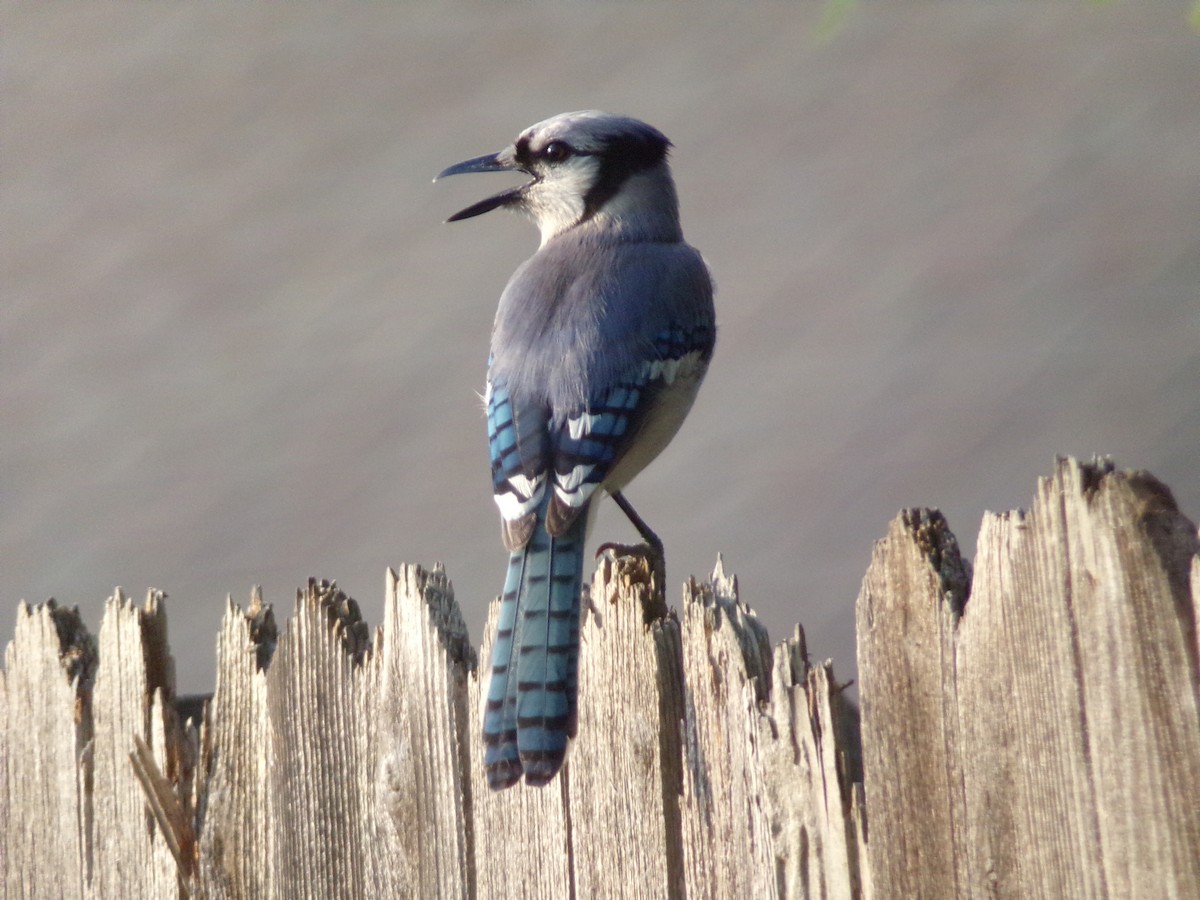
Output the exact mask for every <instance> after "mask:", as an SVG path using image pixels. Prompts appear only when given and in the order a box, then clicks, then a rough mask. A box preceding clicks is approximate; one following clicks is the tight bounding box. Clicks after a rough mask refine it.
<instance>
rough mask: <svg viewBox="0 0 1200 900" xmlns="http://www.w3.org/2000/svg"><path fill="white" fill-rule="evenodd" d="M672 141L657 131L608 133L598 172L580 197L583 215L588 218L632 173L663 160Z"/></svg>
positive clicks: (600, 207) (597, 210)
mask: <svg viewBox="0 0 1200 900" xmlns="http://www.w3.org/2000/svg"><path fill="white" fill-rule="evenodd" d="M670 146H671V142H670V141H668V140H667V139H666V138H664V137H663V136H662V135H660V134H657V133H649V132H623V133H621V134H614V135H611V136H609V137H608V138H606V139H605V141H604V152H603V153H601V154H600V176H599V177H598V178H597V179H596V183H595V184H594V185H592V187H591V189H590V190H589V191H588V192H587V195H586V196H585V197H584V198H583V210H584V211H583V218H584V219H585V220H586V219H590V218H591V217H592V216H594V215H595V214H596V213H597V212H599V211H600V210H601V209H602V208H603V207H604V204H605V203H607V202H608V201H609V200H611V199H612V198H613V197H615V196H616V195H617V192H618V191H619V190H620V189H621V185H623V184H624V183H625V181H626V180H627V179H628V178H629V177H630V176H632V175H636V174H637V173H638V172H644V171H646V170H647V169H650V168H653V167H654V166H656V165H658V164H659V163H660V162H662V161H663V160H664V159H665V158H666V156H667V150H668V149H669V148H670Z"/></svg>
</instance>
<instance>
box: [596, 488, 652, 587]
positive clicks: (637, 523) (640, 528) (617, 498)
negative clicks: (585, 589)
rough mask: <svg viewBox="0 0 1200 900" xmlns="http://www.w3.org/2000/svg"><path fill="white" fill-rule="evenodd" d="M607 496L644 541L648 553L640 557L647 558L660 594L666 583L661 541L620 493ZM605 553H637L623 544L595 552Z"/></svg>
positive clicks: (612, 544) (605, 546) (608, 546)
mask: <svg viewBox="0 0 1200 900" xmlns="http://www.w3.org/2000/svg"><path fill="white" fill-rule="evenodd" d="M609 496H610V497H612V498H613V501H614V502H615V503H616V504H617V506H619V507H620V508H621V512H623V513H625V516H626V518H628V519H629V521H630V523H631V524H632V525H633V527H634V528H636V529H637V532H638V534H640V535H641V536H642V540H643V541H645V546H646V548H647V549H648V550H649V551H650V552H649V553H644V554H641V555H645V556H648V557H649V560H648V562H649V563H650V570H651V572H652V573H653V575H654V580H655V582H656V583H657V585H658V592H659V593H661V592H662V591H663V589H664V588H665V586H666V583H667V577H666V576H667V562H666V559H667V558H666V553H665V552H664V551H663V542H662V540H661V539H660V538H659V536H658V535H657V534H655V533H654V532H653V531H652V530H651V528H650V526H649V525H647V524H646V521H645V520H644V519H643V518H642V517H641V516H639V515H638V513H637V510H636V509H634V508H633V505H632V504H631V503H630V502H629V501H628V500H626V499H625V495H624V494H622V493H621V492H620V491H612V492H610V493H609ZM606 551H612V552H614V553H616V554H618V555H625V556H628V555H635V554H638V553H639V550H638V549H637V548H633V547H628V546H625V545H623V544H614V543H606V544H601V545H600V547H599V548H598V549H597V550H596V555H597V556H599V555H600V554H602V553H604V552H606Z"/></svg>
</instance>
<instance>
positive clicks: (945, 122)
mask: <svg viewBox="0 0 1200 900" xmlns="http://www.w3.org/2000/svg"><path fill="white" fill-rule="evenodd" d="M838 9H842V10H843V11H844V17H843V18H842V19H841V20H840V21H838V22H835V23H833V24H831V23H830V21H829V19H828V16H829V14H830V11H832V10H838ZM2 16H3V38H2V45H0V46H2V52H0V67H2V77H3V103H2V112H0V115H2V122H0V125H2V135H0V141H2V144H0V167H2V168H0V189H2V196H0V217H2V219H0V226H2V235H3V236H2V243H3V269H4V272H3V281H2V284H3V293H4V300H3V304H2V305H0V342H2V343H0V354H2V356H0V375H2V382H0V398H2V409H3V412H2V416H3V419H2V421H3V433H2V435H0V479H2V482H0V508H2V510H3V512H2V515H0V571H2V575H3V581H2V584H3V598H2V600H3V608H4V609H7V612H5V613H4V616H5V617H6V619H7V622H8V623H9V624H6V625H4V627H3V629H2V630H0V640H4V641H6V640H7V638H6V637H2V636H3V635H4V634H5V633H8V634H10V633H11V631H10V630H9V629H10V628H11V622H12V621H13V620H14V619H15V615H16V605H17V603H18V601H20V600H21V599H26V600H29V601H31V602H33V601H41V600H44V599H45V598H47V597H50V596H54V597H56V598H58V600H59V601H60V602H64V603H68V604H79V605H80V606H81V607H82V608H83V609H84V611H85V615H86V617H87V620H88V621H89V623H90V624H91V625H92V627H93V628H97V627H98V626H99V619H100V610H101V608H102V604H103V600H104V598H105V597H106V596H108V595H109V594H110V593H111V592H112V590H113V587H114V586H115V585H121V586H123V587H124V588H125V590H126V591H128V592H130V593H131V594H133V596H134V597H135V598H140V597H141V596H144V593H145V591H146V589H147V588H148V587H150V586H154V587H157V588H161V589H163V590H166V591H167V592H168V594H169V596H170V600H169V604H168V609H169V615H170V619H171V630H170V637H171V643H172V646H173V649H174V651H175V653H176V655H177V659H178V668H179V675H180V682H181V687H182V688H183V689H184V690H190V691H196V690H205V689H209V688H210V687H211V683H212V679H213V655H214V646H215V638H216V628H217V624H218V622H219V619H220V616H221V614H222V612H223V609H224V605H225V604H224V598H225V595H226V594H227V593H232V594H233V595H234V598H235V600H238V601H240V602H243V603H244V602H245V600H246V598H247V595H248V592H249V590H250V587H251V586H252V585H254V584H262V585H263V587H264V590H265V594H266V598H267V600H268V601H273V602H274V603H275V604H276V606H277V607H278V608H281V609H282V611H284V612H289V611H290V610H291V608H292V603H293V600H292V596H293V592H294V590H295V588H296V587H297V586H299V585H301V584H303V583H304V581H305V579H306V578H307V577H308V576H309V575H316V576H320V577H326V578H334V579H337V580H338V582H339V584H340V585H341V586H342V587H343V588H344V589H345V590H346V591H347V592H349V593H350V594H351V595H352V596H354V597H355V598H357V599H358V600H359V601H360V602H361V603H362V605H363V609H364V612H365V614H366V615H367V617H368V618H369V619H370V621H371V622H372V623H378V622H379V620H380V610H381V608H382V593H383V584H384V570H385V567H386V566H388V565H397V564H399V563H401V562H405V561H409V562H421V563H423V564H426V565H431V564H433V563H434V562H435V561H438V560H441V561H444V563H445V564H446V567H447V569H448V571H449V574H450V576H451V578H452V579H453V581H454V584H455V587H456V593H457V596H458V599H459V602H460V603H461V605H462V606H463V609H464V613H465V615H466V618H467V621H468V624H469V625H470V627H471V632H472V636H473V638H474V639H475V640H476V641H478V640H479V638H480V637H481V632H482V626H483V622H484V617H485V611H486V604H487V602H488V601H489V600H490V599H491V598H492V597H493V596H494V595H495V594H496V593H497V592H498V591H499V589H500V585H501V582H502V579H503V573H504V568H505V559H506V555H505V553H504V551H503V549H502V547H501V544H500V539H499V527H498V524H497V515H496V512H495V508H494V506H493V503H492V501H491V498H490V483H489V476H488V466H487V459H486V447H485V433H484V422H483V417H482V413H481V409H480V403H479V400H478V399H477V397H476V395H475V392H476V391H478V390H480V389H481V388H482V383H483V376H484V366H485V360H486V354H487V342H488V333H489V329H490V325H491V319H492V315H493V311H494V309H495V304H496V300H497V298H498V296H499V293H500V291H501V289H502V288H503V286H504V283H505V281H506V280H507V278H508V276H509V274H510V273H511V272H512V270H513V269H514V268H515V267H516V265H517V264H518V263H519V262H521V260H523V259H524V258H525V257H526V256H528V255H529V254H530V253H532V252H533V250H534V249H535V247H536V244H537V236H536V233H535V231H534V229H533V227H532V226H531V225H529V224H528V223H526V222H524V221H522V220H519V219H516V218H513V217H511V216H506V215H503V214H498V213H497V214H492V215H489V216H485V217H482V218H479V219H474V220H471V221H469V222H464V223H460V224H455V225H443V224H441V223H442V220H443V219H444V218H445V217H446V216H447V215H448V214H450V213H452V212H454V211H455V210H457V209H459V208H461V207H462V206H465V205H466V204H467V203H469V202H472V201H474V200H476V199H479V198H480V197H482V196H484V195H485V194H486V193H491V192H493V191H495V190H498V189H500V188H501V187H503V186H505V185H504V184H503V183H502V181H503V179H501V178H499V177H498V176H497V178H495V179H492V178H487V177H483V176H479V177H473V178H462V179H454V180H452V181H449V182H445V183H439V184H437V185H434V184H431V182H430V179H431V177H432V176H433V175H434V174H435V173H436V172H438V171H440V170H441V169H442V168H443V167H445V166H447V165H449V164H451V163H454V162H458V161H459V160H462V159H465V158H467V157H470V156H475V155H478V154H480V153H484V152H489V151H493V150H498V149H500V148H501V147H502V146H504V145H505V144H507V143H508V142H509V141H510V140H511V139H512V138H513V137H514V136H515V135H516V133H517V132H518V131H519V130H520V129H521V128H523V127H524V126H526V125H528V124H531V123H533V122H535V121H538V120H540V119H542V118H545V117H547V116H549V115H552V114H554V113H558V112H562V111H565V110H570V109H578V108H589V107H597V108H602V109H607V110H609V111H613V112H623V113H628V114H632V115H635V116H638V117H640V118H643V119H645V120H647V121H649V122H651V123H653V124H654V125H656V126H658V127H659V128H661V129H662V130H663V131H664V132H666V133H667V134H668V135H669V136H670V137H671V138H672V139H673V141H674V142H675V145H676V150H675V154H674V168H675V174H676V179H677V182H678V184H679V189H680V195H681V198H682V206H683V216H684V227H685V231H686V234H687V236H688V238H689V240H690V241H691V242H692V243H693V244H695V245H696V246H697V247H699V248H700V249H701V250H702V251H703V252H704V254H705V256H706V257H707V259H708V261H709V263H710V265H711V266H712V268H713V270H714V272H715V274H716V278H717V281H718V285H719V296H718V314H719V321H720V332H719V337H718V347H717V355H716V358H715V360H714V364H713V366H712V369H711V370H710V373H709V377H708V382H707V384H706V386H705V388H704V389H703V391H702V392H701V396H700V399H699V401H698V403H697V405H696V407H695V410H694V412H693V414H692V416H691V418H690V420H689V422H688V424H687V425H686V426H685V427H684V429H683V431H682V432H681V434H680V435H679V437H678V438H677V440H676V441H675V443H674V444H673V445H672V447H671V448H670V449H669V450H668V451H667V452H666V453H665V454H664V455H663V457H662V458H661V459H660V460H659V461H658V462H657V463H656V464H655V465H654V466H652V467H651V468H650V469H649V470H647V472H646V473H644V474H643V475H642V476H641V478H640V479H639V480H638V481H636V482H635V483H634V485H633V486H632V487H631V489H630V490H629V491H628V494H629V497H630V499H631V500H632V501H633V502H634V503H635V505H637V507H638V508H639V510H641V511H642V513H643V514H644V515H645V516H646V517H647V519H648V520H649V521H650V522H651V524H652V525H653V526H655V527H656V528H657V529H658V530H659V532H660V534H661V535H662V536H663V538H664V540H665V541H666V545H667V549H668V568H669V575H670V580H671V581H672V583H674V584H676V585H677V584H678V583H679V582H681V581H682V580H683V579H684V578H685V577H686V576H687V575H688V574H689V573H696V574H704V573H707V572H708V571H710V570H711V568H712V565H713V562H714V560H715V557H716V554H717V552H718V551H721V552H723V553H724V554H725V560H726V565H727V568H728V569H730V570H732V571H735V572H736V573H737V574H738V575H739V578H740V583H741V587H742V593H743V596H744V598H745V599H746V600H747V601H748V602H749V603H750V604H751V605H752V606H753V607H754V608H755V609H756V610H757V611H758V613H759V615H760V616H761V617H762V618H763V619H765V621H766V623H767V625H768V627H769V628H770V630H771V633H772V637H773V638H776V639H779V638H782V637H784V636H786V634H787V633H788V632H790V630H791V628H792V627H793V625H794V624H795V623H796V622H801V623H803V624H804V626H805V627H806V629H807V631H808V634H809V642H810V648H811V650H812V652H813V655H814V657H816V658H825V657H832V658H833V659H834V662H835V667H836V671H837V672H838V673H839V674H840V675H842V676H843V677H850V676H852V675H853V672H854V633H853V606H854V600H855V597H856V595H857V592H858V587H859V582H860V580H861V578H862V575H863V573H864V571H865V569H866V566H867V563H868V561H869V558H870V553H871V546H872V542H873V541H874V540H875V539H877V538H879V537H881V536H882V535H883V534H884V533H885V531H886V528H887V524H888V522H889V520H890V519H891V518H892V517H893V516H894V515H895V514H896V513H897V511H898V510H900V509H901V508H902V507H905V506H913V505H922V506H938V507H940V508H941V509H942V510H943V511H944V512H945V513H946V514H947V516H948V517H949V519H950V523H951V526H952V527H953V528H954V529H955V531H956V533H957V534H958V535H959V538H960V540H961V542H962V544H963V546H964V550H965V551H966V552H968V553H971V552H973V548H974V543H975V534H976V532H977V530H978V526H979V519H980V516H981V515H982V514H983V512H984V511H985V510H986V509H993V510H1004V509H1008V508H1012V507H1016V506H1021V505H1024V504H1026V503H1027V502H1028V500H1029V498H1030V497H1031V496H1032V494H1033V491H1034V485H1035V481H1036V479H1037V477H1038V476H1041V475H1046V474H1049V473H1050V471H1051V470H1052V466H1053V460H1054V456H1055V455H1056V454H1075V455H1081V456H1090V455H1091V454H1093V453H1105V454H1111V455H1112V456H1113V457H1114V458H1115V459H1116V461H1117V463H1118V464H1119V465H1122V466H1127V467H1136V468H1146V469H1149V470H1151V471H1152V472H1154V473H1155V474H1156V475H1158V476H1159V477H1160V478H1161V479H1163V480H1164V481H1166V482H1167V483H1168V484H1169V485H1170V486H1171V488H1172V489H1173V490H1174V492H1175V495H1176V497H1177V499H1178V500H1179V502H1180V504H1181V506H1182V507H1183V509H1184V511H1185V512H1186V513H1188V514H1189V515H1190V516H1192V517H1193V518H1195V517H1196V516H1197V515H1198V514H1200V477H1198V471H1200V467H1198V465H1197V459H1198V448H1200V35H1197V34H1196V33H1195V32H1194V31H1192V30H1190V29H1189V27H1188V22H1187V17H1188V4H1187V3H1121V4H1112V5H1110V4H1094V3H1089V2H1084V0H1073V2H1052V3H1032V2H1030V3H1017V2H989V3H971V2H961V3H924V2H916V3H904V4H887V5H884V4H875V3H861V4H857V5H852V4H845V3H835V4H832V5H827V6H825V7H822V6H821V5H820V4H792V3H786V4H785V3H778V4H771V5H758V4H753V5H751V4H738V5H734V4H721V5H691V4H689V5H687V6H683V5H677V4H657V3H639V4H629V3H613V4H598V5H591V4H589V5H583V4H558V3H554V4H549V3H545V4H543V3H528V4H513V5H501V4H475V5H458V4H455V5H448V4H432V3H428V4H427V3H421V4H413V5H408V4H405V5H383V4H356V5H283V4H270V5H268V4H259V5H249V6H243V5H235V4H228V5H226V4H204V5H191V4H189V5H167V4H149V5H144V4H129V5H123V4H103V5H100V4H95V5H85V4H53V5H51V4H36V5H33V4H30V5H23V6H14V5H7V6H5V7H4V8H3V12H2ZM633 538H634V534H633V532H632V530H631V529H630V527H629V526H628V525H627V524H626V523H625V522H624V520H623V519H622V518H621V516H620V515H619V513H616V512H615V510H611V509H610V510H606V512H605V513H604V514H603V515H602V516H601V517H600V519H599V522H598V527H597V529H596V530H595V531H594V532H593V535H592V542H593V544H595V543H598V542H599V541H601V540H618V541H621V540H624V541H629V540H632V539H633ZM669 596H670V598H671V599H672V600H675V598H677V597H678V587H673V588H672V589H671V591H670V595H669Z"/></svg>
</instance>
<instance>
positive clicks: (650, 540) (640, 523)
mask: <svg viewBox="0 0 1200 900" xmlns="http://www.w3.org/2000/svg"><path fill="white" fill-rule="evenodd" d="M609 496H610V497H612V498H613V502H614V503H616V504H617V506H619V507H620V508H621V512H623V513H625V516H626V518H628V519H629V521H630V523H631V524H632V525H633V527H634V528H636V529H637V532H638V534H640V535H641V536H642V540H643V541H645V542H646V543H647V544H648V545H649V547H650V549H651V550H653V551H654V552H655V553H656V554H657V555H658V557H659V558H660V559H661V558H662V556H663V542H662V540H661V539H660V538H659V536H658V535H657V534H655V533H654V532H653V531H651V529H650V526H649V525H647V524H646V520H645V519H643V518H642V517H641V516H639V515H638V512H637V510H636V509H634V508H633V505H632V504H631V503H630V502H629V501H628V500H626V499H625V495H624V494H622V493H621V492H620V491H613V492H612V493H611V494H609Z"/></svg>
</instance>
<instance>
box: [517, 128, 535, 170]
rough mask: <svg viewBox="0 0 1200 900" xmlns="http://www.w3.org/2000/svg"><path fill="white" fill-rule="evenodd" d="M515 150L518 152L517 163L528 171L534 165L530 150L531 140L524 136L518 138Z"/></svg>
mask: <svg viewBox="0 0 1200 900" xmlns="http://www.w3.org/2000/svg"><path fill="white" fill-rule="evenodd" d="M514 149H515V150H516V154H515V156H516V159H517V163H518V164H520V166H521V168H522V169H528V168H529V167H530V165H532V164H533V152H532V151H531V150H530V149H529V138H527V137H524V136H522V137H519V138H517V144H516V147H515V148H514Z"/></svg>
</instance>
